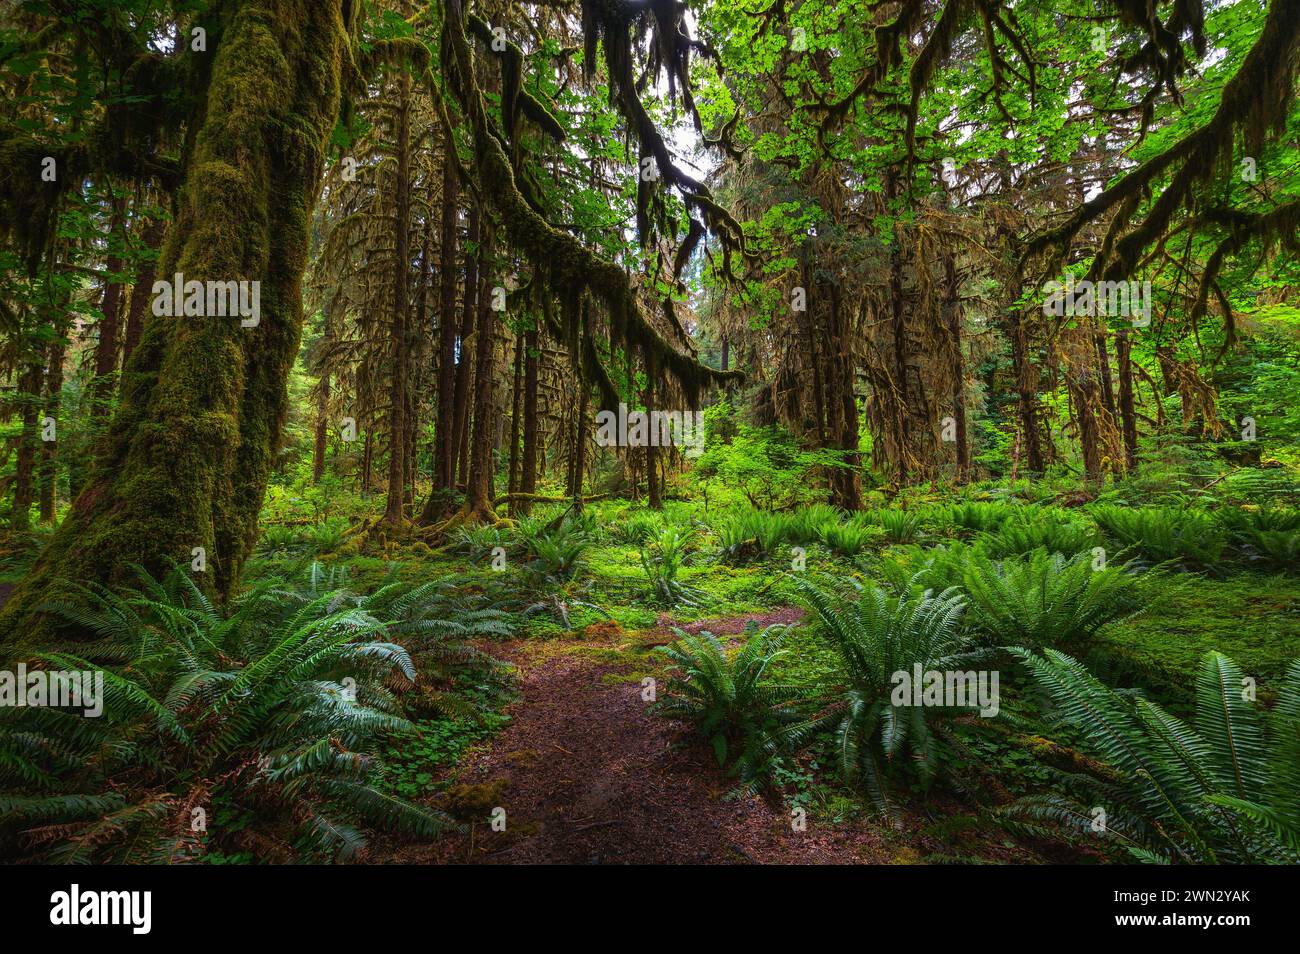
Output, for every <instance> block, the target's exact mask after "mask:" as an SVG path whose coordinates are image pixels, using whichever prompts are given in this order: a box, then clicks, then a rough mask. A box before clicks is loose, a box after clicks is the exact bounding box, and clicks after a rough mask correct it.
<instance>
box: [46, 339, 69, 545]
mask: <svg viewBox="0 0 1300 954" xmlns="http://www.w3.org/2000/svg"><path fill="white" fill-rule="evenodd" d="M67 348H68V339H67V338H65V337H64V336H63V335H62V334H59V335H58V336H57V337H56V338H55V339H54V340H53V341H51V342H50V348H49V362H48V364H49V369H48V371H47V372H46V375H45V414H46V416H47V417H49V418H50V419H51V420H53V421H54V426H55V432H54V434H55V440H45V439H44V436H45V435H44V434H42V435H41V438H42V439H41V506H40V514H41V523H53V522H54V511H55V507H56V504H57V497H58V482H59V454H58V449H59V444H58V439H57V438H58V428H59V427H62V426H63V425H62V423H61V422H60V421H59V407H60V404H61V403H62V397H63V359H64V355H65V354H66V353H67ZM42 429H43V428H42Z"/></svg>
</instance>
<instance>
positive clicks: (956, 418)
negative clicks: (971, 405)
mask: <svg viewBox="0 0 1300 954" xmlns="http://www.w3.org/2000/svg"><path fill="white" fill-rule="evenodd" d="M943 311H944V318H945V320H946V323H947V326H948V347H949V348H950V349H951V350H952V418H953V429H954V431H955V434H954V437H955V438H956V444H957V483H959V484H964V483H966V481H968V480H969V479H970V443H969V442H968V440H967V438H966V365H965V362H964V361H963V360H962V347H963V346H962V340H961V290H960V288H959V287H958V284H957V263H956V261H955V259H954V257H953V256H952V255H949V256H947V258H946V259H945V260H944V296H943Z"/></svg>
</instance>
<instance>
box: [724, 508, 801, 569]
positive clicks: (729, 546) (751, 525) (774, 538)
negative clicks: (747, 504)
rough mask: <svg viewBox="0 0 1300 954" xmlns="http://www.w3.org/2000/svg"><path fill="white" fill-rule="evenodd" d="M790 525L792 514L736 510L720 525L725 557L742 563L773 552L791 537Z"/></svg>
mask: <svg viewBox="0 0 1300 954" xmlns="http://www.w3.org/2000/svg"><path fill="white" fill-rule="evenodd" d="M790 526H791V518H790V516H789V515H788V514H779V513H768V512H767V511H765V510H746V511H742V512H740V513H738V514H732V515H731V516H729V517H727V518H726V519H724V520H723V521H722V522H721V523H720V524H719V525H718V528H717V530H718V545H719V548H720V550H721V554H722V557H723V559H725V560H730V561H732V562H737V563H740V562H744V561H746V560H751V559H757V558H762V557H766V556H769V555H771V554H772V553H774V552H775V551H776V549H777V547H779V546H780V545H781V544H782V542H784V541H785V540H786V539H787V535H788V533H789V529H790Z"/></svg>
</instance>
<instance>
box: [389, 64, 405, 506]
mask: <svg viewBox="0 0 1300 954" xmlns="http://www.w3.org/2000/svg"><path fill="white" fill-rule="evenodd" d="M397 85H398V93H397V178H396V181H395V182H394V184H393V191H394V198H393V205H394V212H393V230H394V242H395V246H396V248H395V252H394V255H393V324H392V338H391V342H390V347H391V354H392V362H391V367H390V371H389V375H390V383H389V391H388V401H389V406H388V500H387V505H386V506H385V508H384V521H385V522H386V523H388V524H390V525H393V526H396V525H397V524H400V523H401V522H402V519H403V517H404V512H403V506H402V504H403V495H404V492H405V487H406V439H407V434H406V382H407V370H408V367H407V366H408V361H409V348H408V345H409V342H408V341H407V325H408V324H409V323H410V318H411V287H410V286H411V76H410V74H409V73H407V72H406V71H405V70H403V71H402V72H401V75H400V76H399V77H398V80H397Z"/></svg>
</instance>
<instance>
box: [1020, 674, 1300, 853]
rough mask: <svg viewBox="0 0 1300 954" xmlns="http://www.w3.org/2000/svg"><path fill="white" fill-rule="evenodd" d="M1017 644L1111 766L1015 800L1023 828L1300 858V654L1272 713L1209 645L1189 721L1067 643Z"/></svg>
mask: <svg viewBox="0 0 1300 954" xmlns="http://www.w3.org/2000/svg"><path fill="white" fill-rule="evenodd" d="M1016 654H1017V655H1018V656H1019V657H1020V659H1021V661H1022V662H1023V663H1024V665H1025V667H1026V668H1027V669H1028V670H1029V672H1030V675H1031V676H1032V678H1033V680H1034V682H1035V684H1037V685H1038V686H1039V687H1040V688H1041V689H1042V690H1043V691H1044V693H1046V695H1047V696H1048V697H1049V698H1050V700H1051V702H1052V704H1053V705H1054V707H1055V712H1054V715H1055V717H1056V718H1057V719H1059V720H1060V721H1062V722H1065V723H1067V724H1068V725H1069V726H1070V727H1072V728H1073V729H1074V731H1075V732H1076V733H1077V734H1079V735H1080V736H1081V737H1082V740H1083V741H1082V746H1083V747H1084V749H1085V750H1086V751H1087V753H1088V754H1090V755H1092V756H1094V757H1095V758H1097V759H1100V760H1101V762H1102V763H1103V768H1102V769H1101V770H1100V771H1098V772H1096V773H1091V774H1088V773H1080V774H1075V775H1073V776H1072V777H1071V779H1070V783H1071V786H1072V787H1073V788H1074V789H1075V790H1077V791H1079V792H1080V794H1079V795H1077V796H1075V797H1068V796H1066V795H1064V794H1060V793H1059V792H1054V793H1051V794H1043V795H1035V796H1031V797H1028V798H1025V799H1023V800H1021V801H1020V802H1018V803H1017V804H1016V805H1014V806H1012V807H1010V808H1009V809H1007V810H1005V811H1004V813H1003V814H1004V816H1005V817H1006V818H1007V819H1008V820H1009V821H1010V822H1011V823H1012V824H1013V825H1014V826H1018V827H1022V828H1028V829H1030V830H1033V831H1035V832H1036V833H1044V832H1047V831H1051V830H1054V829H1058V828H1063V829H1064V830H1066V831H1068V832H1072V833H1082V834H1083V835H1084V836H1085V837H1086V836H1089V835H1091V836H1093V837H1100V838H1102V839H1104V843H1105V844H1107V845H1110V846H1112V847H1114V848H1116V849H1117V850H1119V851H1120V852H1121V853H1124V854H1127V855H1129V856H1131V857H1133V858H1136V859H1137V860H1140V861H1146V862H1161V863H1169V862H1179V863H1190V864H1244V863H1256V864H1258V863H1282V864H1297V863H1300V660H1296V661H1295V662H1294V663H1292V664H1291V666H1290V668H1289V670H1288V671H1287V674H1286V677H1285V679H1284V681H1283V684H1282V686H1281V688H1280V690H1279V692H1278V694H1277V701H1276V703H1275V705H1274V706H1273V709H1272V711H1266V710H1264V708H1263V707H1262V706H1261V705H1260V704H1259V703H1258V702H1256V701H1255V693H1254V692H1253V683H1252V682H1251V681H1250V680H1247V679H1246V678H1245V677H1244V675H1243V673H1242V672H1241V670H1240V668H1239V667H1238V666H1237V665H1236V664H1235V663H1234V662H1233V661H1232V660H1231V659H1229V658H1228V657H1227V656H1224V655H1223V654H1222V653H1219V652H1210V653H1207V654H1206V656H1205V658H1204V659H1203V661H1202V663H1201V667H1200V672H1199V675H1198V678H1197V682H1196V714H1195V717H1194V719H1193V720H1192V721H1191V722H1190V723H1189V722H1184V721H1183V720H1182V719H1179V718H1178V717H1177V716H1174V715H1172V714H1171V713H1169V712H1167V711H1166V710H1165V709H1163V708H1162V707H1161V706H1159V705H1157V704H1156V703H1155V702H1152V701H1149V700H1147V699H1143V698H1134V697H1132V696H1131V695H1128V694H1123V693H1120V692H1117V691H1116V690H1114V689H1111V688H1109V687H1107V686H1105V685H1104V684H1102V683H1101V682H1100V681H1099V680H1098V679H1097V678H1096V677H1094V676H1093V675H1092V674H1091V673H1090V672H1088V670H1087V669H1086V668H1085V667H1084V666H1083V665H1081V664H1080V663H1079V662H1077V661H1076V660H1074V659H1072V658H1071V657H1069V656H1067V655H1066V654H1065V653H1062V652H1058V651H1055V650H1047V651H1046V653H1045V655H1044V656H1038V655H1036V654H1034V653H1032V652H1030V651H1028V650H1017V651H1016Z"/></svg>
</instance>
